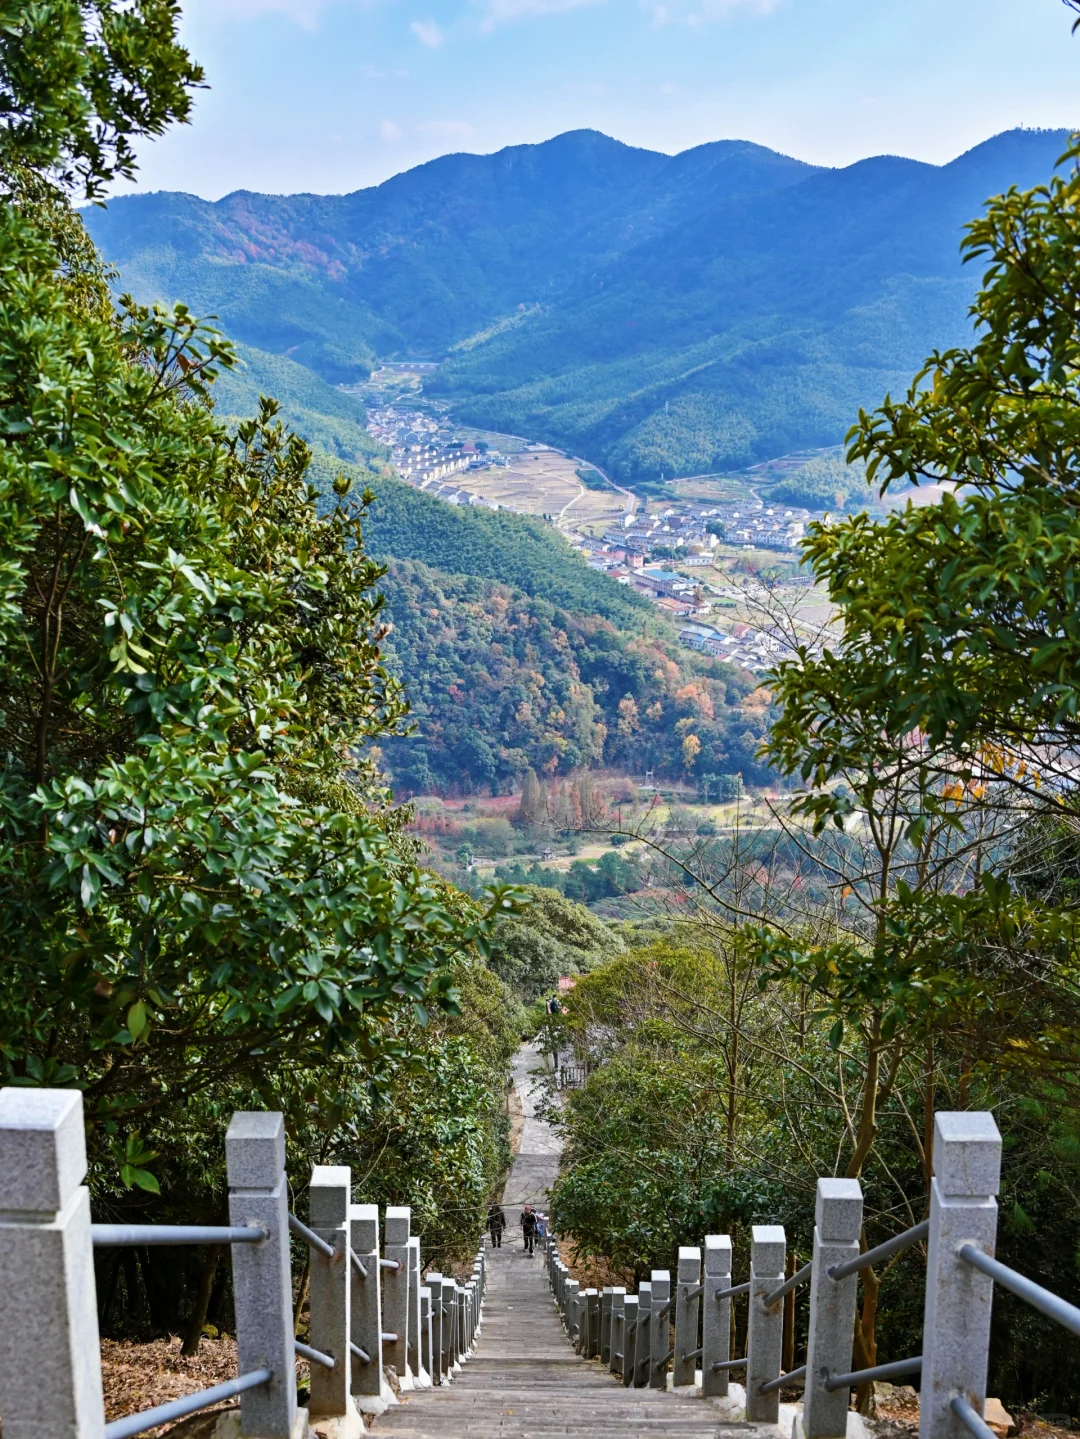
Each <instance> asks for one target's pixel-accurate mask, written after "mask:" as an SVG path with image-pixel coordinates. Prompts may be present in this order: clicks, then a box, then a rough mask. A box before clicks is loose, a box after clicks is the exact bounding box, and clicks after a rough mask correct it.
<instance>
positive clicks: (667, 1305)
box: [651, 1299, 671, 1319]
mask: <svg viewBox="0 0 1080 1439" xmlns="http://www.w3.org/2000/svg"><path fill="white" fill-rule="evenodd" d="M670 1308H671V1300H670V1299H665V1300H664V1302H663V1304H661V1305H660V1308H659V1309H654V1310H652V1311H651V1312H652V1313H653V1314H655V1315H656V1317H657V1319H663V1317H664V1315H665V1314H666V1313H667V1312H668V1310H669V1309H670Z"/></svg>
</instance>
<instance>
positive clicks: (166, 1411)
mask: <svg viewBox="0 0 1080 1439" xmlns="http://www.w3.org/2000/svg"><path fill="white" fill-rule="evenodd" d="M273 1377H274V1371H273V1370H272V1369H253V1370H252V1371H251V1373H250V1374H240V1375H238V1376H237V1378H235V1379H227V1380H226V1381H225V1383H224V1384H215V1385H214V1386H213V1387H212V1388H210V1389H200V1390H199V1391H198V1393H197V1394H185V1396H184V1397H183V1398H182V1399H170V1400H169V1402H168V1403H167V1404H158V1405H156V1406H155V1407H154V1408H153V1409H144V1410H142V1412H141V1413H139V1414H129V1415H128V1416H127V1418H125V1419H114V1420H113V1421H112V1423H111V1424H106V1425H105V1439H131V1436H132V1435H133V1434H144V1433H145V1432H146V1430H147V1429H156V1428H157V1426H158V1425H159V1424H168V1423H169V1422H170V1421H171V1420H173V1419H183V1418H184V1417H185V1415H187V1414H195V1413H196V1412H197V1411H198V1410H200V1409H207V1408H209V1406H210V1405H211V1404H219V1403H220V1402H221V1401H222V1400H223V1399H233V1398H235V1396H236V1395H237V1394H243V1393H245V1392H246V1391H247V1390H248V1389H257V1388H258V1387H259V1385H260V1384H269V1382H270V1380H271V1379H273Z"/></svg>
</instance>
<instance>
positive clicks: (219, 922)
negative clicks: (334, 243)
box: [0, 0, 494, 1183]
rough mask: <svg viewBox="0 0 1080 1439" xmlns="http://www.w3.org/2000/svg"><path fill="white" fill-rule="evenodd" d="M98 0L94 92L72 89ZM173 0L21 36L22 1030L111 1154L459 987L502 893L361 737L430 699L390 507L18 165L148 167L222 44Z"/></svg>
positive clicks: (10, 535)
mask: <svg viewBox="0 0 1080 1439" xmlns="http://www.w3.org/2000/svg"><path fill="white" fill-rule="evenodd" d="M78 17H82V19H83V20H85V22H86V25H87V27H89V28H88V30H87V34H86V36H84V37H83V38H84V39H85V48H86V50H87V55H86V57H84V62H80V63H84V64H85V67H88V68H84V70H81V71H79V74H80V75H81V76H82V79H80V80H79V82H78V83H79V84H83V83H84V82H85V85H86V87H87V95H88V96H89V97H90V99H91V100H92V101H93V105H92V106H90V108H87V107H86V106H84V107H83V108H82V109H80V108H79V105H78V104H76V103H75V101H74V100H72V99H71V98H70V95H69V97H68V100H64V101H63V105H61V108H60V109H59V110H57V109H56V108H55V105H54V104H53V101H54V100H55V101H56V104H57V105H59V104H60V100H57V99H56V96H58V95H59V96H60V99H61V100H62V99H63V95H64V94H65V93H67V92H65V91H63V83H66V82H63V83H61V82H62V79H63V75H64V74H65V73H66V72H65V71H64V68H63V66H64V64H65V63H67V61H66V60H65V56H68V59H70V55H69V54H68V52H69V50H70V47H71V45H73V44H75V42H76V40H77V39H78V38H79V37H78V35H77V34H76V30H75V29H73V28H72V26H74V25H75V23H76V19H77V18H78ZM47 21H48V22H49V23H46V22H47ZM175 21H176V10H175V7H174V6H172V5H171V4H167V3H151V0H146V3H144V4H137V5H135V6H128V5H125V6H123V7H121V6H113V5H110V4H106V3H98V4H94V5H84V6H82V7H78V6H74V5H63V4H58V5H56V6H46V7H37V8H35V7H30V8H29V9H27V10H26V11H25V13H23V14H22V19H21V21H20V22H19V24H17V25H14V26H13V27H9V28H8V29H7V30H5V32H4V38H3V40H2V42H0V66H2V65H6V66H7V72H8V77H9V86H11V87H13V88H12V89H11V94H12V95H14V96H15V98H16V100H17V101H18V104H19V106H21V107H22V108H21V110H20V111H19V114H20V115H21V119H19V120H18V123H15V122H14V121H13V122H12V125H11V127H10V128H9V129H8V131H6V132H5V134H6V140H5V141H4V143H5V144H6V145H7V146H8V149H7V150H6V151H3V150H2V147H0V162H2V163H3V164H4V165H5V166H6V167H7V178H8V182H9V191H10V198H9V199H8V200H7V201H6V202H5V203H2V204H0V415H2V425H3V436H4V443H3V447H2V449H0V712H2V719H0V726H2V734H3V751H4V763H3V770H2V775H0V936H2V942H3V945H4V951H5V965H4V967H3V971H2V974H0V1056H2V1060H3V1064H4V1068H5V1070H6V1073H7V1075H8V1077H9V1078H10V1079H11V1080H12V1081H13V1082H15V1083H51V1084H55V1083H60V1084H63V1083H78V1084H80V1085H81V1086H82V1087H83V1088H84V1089H85V1091H86V1094H87V1100H88V1112H89V1114H90V1115H91V1117H92V1120H93V1121H94V1122H95V1123H100V1125H101V1131H100V1133H101V1136H102V1139H101V1145H102V1153H104V1154H106V1155H107V1154H108V1153H110V1152H111V1151H112V1150H113V1148H114V1147H115V1145H114V1140H116V1134H115V1131H116V1127H117V1123H118V1122H119V1123H120V1124H121V1125H122V1126H126V1127H128V1128H134V1127H136V1126H137V1125H141V1124H142V1123H143V1122H144V1121H143V1116H145V1115H147V1114H148V1113H151V1112H157V1111H159V1110H160V1109H161V1108H162V1107H169V1108H171V1109H173V1110H175V1109H176V1108H178V1107H182V1106H183V1105H184V1104H186V1103H188V1102H189V1101H190V1100H191V1099H192V1097H193V1096H196V1095H199V1094H206V1093H210V1092H216V1091H219V1090H220V1089H221V1088H222V1086H224V1085H225V1084H226V1082H227V1081H228V1080H229V1079H231V1078H233V1077H235V1076H236V1075H237V1074H240V1073H248V1074H254V1073H255V1072H256V1071H259V1070H262V1069H265V1068H267V1067H272V1066H274V1065H275V1064H280V1063H282V1062H284V1061H286V1060H288V1061H290V1062H293V1063H296V1064H301V1065H303V1064H308V1065H313V1064H316V1063H317V1062H318V1056H319V1055H320V1054H324V1053H325V1052H326V1051H327V1050H331V1051H332V1050H334V1049H335V1048H349V1047H352V1048H353V1049H355V1050H356V1052H357V1053H358V1054H363V1053H365V1052H366V1053H369V1054H370V1053H372V1052H373V1051H374V1050H375V1049H376V1048H377V1047H378V1044H379V1043H380V1035H381V1033H382V1030H383V1028H384V1027H385V1024H386V1022H387V1020H388V1019H389V1017H390V1016H391V1015H392V1014H394V1013H396V1012H397V1010H398V1009H400V1008H401V1006H402V1005H403V1004H405V1005H409V1004H413V1005H415V1006H416V1011H417V1015H418V1016H419V1017H420V1018H423V1017H424V1015H425V1005H426V1004H429V1003H435V1004H436V1005H438V1004H449V1005H452V1004H453V999H452V993H451V991H452V984H451V979H450V967H451V965H452V963H453V962H454V961H455V960H456V959H457V958H458V957H459V956H460V954H461V953H462V951H463V950H464V949H466V948H468V947H469V946H470V945H471V944H472V943H473V941H474V940H479V941H480V943H481V944H483V943H484V937H485V935H486V933H487V932H488V929H489V927H490V920H491V918H493V916H494V911H493V910H485V909H484V907H483V906H476V905H473V904H471V903H470V902H469V901H468V900H467V899H466V898H465V897H463V896H461V895H458V894H456V893H455V892H453V891H451V890H450V889H449V888H448V887H445V886H442V885H439V884H436V883H434V882H433V881H432V879H431V878H430V876H427V875H424V874H421V873H420V872H419V871H418V870H417V868H416V867H415V863H414V852H413V850H412V848H411V845H410V844H409V842H407V841H406V840H404V839H403V838H402V834H401V830H402V820H401V817H400V816H395V815H394V814H393V813H392V812H391V811H390V810H389V808H388V796H387V795H386V794H385V793H383V792H381V791H380V790H379V789H378V786H377V781H376V778H375V773H374V769H373V767H372V765H371V764H370V762H369V761H368V760H367V759H366V758H365V751H366V749H367V747H368V746H369V744H370V741H371V740H373V739H374V738H375V737H377V736H379V735H381V734H383V733H385V732H388V731H392V730H393V729H395V728H396V727H397V725H398V724H399V722H400V720H401V719H402V717H403V715H404V705H403V702H402V698H401V694H400V689H399V687H398V686H397V684H396V683H395V682H394V681H393V680H391V679H390V678H389V676H388V675H387V674H386V672H385V670H384V669H383V667H382V664H381V656H380V642H381V639H382V635H383V622H382V619H381V606H382V601H381V599H380V598H379V596H378V595H377V594H376V593H375V591H374V585H375V583H376V582H377V580H378V578H379V576H380V574H381V570H380V568H379V566H377V565H376V564H375V563H374V562H373V561H372V560H371V559H370V558H369V557H368V556H367V555H366V554H365V552H364V549H363V545H362V542H361V541H362V534H361V517H362V513H363V503H361V504H359V505H358V504H357V503H355V502H354V501H353V500H351V499H350V498H349V496H348V489H349V486H348V484H347V482H344V481H342V482H341V483H340V484H339V485H338V486H337V496H336V503H335V504H334V505H333V506H332V507H331V508H330V510H329V512H327V513H321V512H320V510H319V508H318V506H317V503H316V501H317V498H318V497H317V495H316V493H315V492H314V490H313V489H312V488H311V487H310V486H309V485H308V484H307V482H306V470H307V466H308V461H309V458H310V456H309V452H308V450H307V447H306V446H305V445H304V444H303V443H302V442H301V441H299V440H298V439H296V438H295V437H293V436H289V435H288V434H287V433H286V432H285V431H284V430H283V429H282V427H281V426H280V425H279V424H278V423H277V421H276V418H275V406H274V404H273V402H271V401H265V402H264V403H263V405H262V407H261V410H260V413H259V415H258V417H257V418H256V419H253V420H251V421H248V422H245V423H243V424H241V425H240V426H239V427H238V428H237V429H236V430H235V432H230V431H228V430H226V429H225V427H224V426H222V425H221V424H219V423H218V422H217V421H216V419H215V417H214V414H213V410H212V405H211V402H210V398H209V396H210V386H211V385H212V382H213V379H214V377H215V375H216V373H217V372H218V370H219V369H220V367H221V366H223V365H228V364H229V363H230V361H231V354H230V351H229V348H228V346H227V345H225V344H224V342H223V341H222V340H221V339H220V337H219V336H217V335H216V334H215V333H214V332H213V331H211V330H208V329H206V328H205V327H203V326H200V325H199V324H198V323H197V322H196V321H195V320H194V319H193V318H192V317H191V316H190V315H189V313H188V312H187V311H186V309H184V308H183V307H182V306H178V307H177V308H176V309H175V310H173V311H171V312H168V313H166V312H164V311H161V310H158V309H153V310H147V309H144V308H140V307H137V306H135V305H133V304H131V303H130V302H125V303H124V304H123V305H122V307H121V311H120V313H119V314H117V313H115V312H114V309H113V306H112V304H111V301H110V297H109V292H108V288H107V284H106V276H105V274H104V273H103V270H102V267H101V265H100V262H99V261H98V259H97V257H96V255H95V254H94V252H93V249H92V247H91V246H90V245H89V244H88V242H87V240H86V237H85V234H84V232H83V229H82V225H81V222H80V220H79V218H78V216H76V215H75V214H74V213H73V212H72V211H71V210H70V208H69V207H68V205H67V203H66V201H65V200H64V198H63V196H62V194H61V193H60V191H59V190H57V189H55V188H54V187H52V186H50V185H49V184H48V183H47V182H46V180H45V179H44V178H43V177H42V176H41V175H40V174H36V175H35V174H34V173H32V172H28V171H26V170H25V169H17V168H12V167H14V166H16V165H17V164H19V165H21V164H24V163H25V162H33V163H34V164H36V165H39V166H42V167H51V168H54V169H57V170H58V171H59V172H62V173H63V175H64V177H65V178H70V175H69V172H72V171H73V172H77V173H78V174H80V175H82V176H83V178H84V179H85V181H86V187H87V188H88V189H89V188H92V186H93V185H94V184H95V183H99V182H100V183H103V182H104V181H105V180H107V179H108V178H110V177H111V176H112V175H113V174H114V173H125V170H124V167H125V166H130V153H129V151H128V150H127V149H126V148H125V144H126V142H125V138H124V137H125V136H128V135H133V134H136V133H155V131H156V127H159V126H160V124H163V123H164V121H165V119H166V118H168V116H169V115H175V116H179V115H182V113H183V99H182V95H181V94H180V93H179V92H178V91H177V89H176V87H177V85H180V87H181V90H182V89H183V85H184V84H187V83H188V82H189V81H190V80H191V77H193V76H194V75H195V74H196V73H197V72H196V71H195V70H194V68H193V67H191V66H190V64H189V63H188V62H187V60H186V57H185V56H184V53H183V52H182V51H181V50H179V49H178V48H177V47H176V46H175V44H174V41H173V39H172V38H171V37H172V36H173V32H174V29H175ZM49 24H52V25H53V29H51V30H50V28H49ZM20 27H21V28H20ZM76 28H77V27H76ZM91 32H92V33H91ZM81 33H82V32H79V34H81ZM50 36H51V37H52V38H51V39H50ZM94 37H97V38H96V39H95V38H94ZM155 37H156V38H155ZM20 41H21V42H22V43H23V49H20ZM50 45H53V46H54V47H55V48H54V50H50V49H49V46H50ZM35 46H36V47H37V48H36V49H35V48H34V47H35ZM100 46H104V47H105V51H107V56H106V58H105V59H102V55H101V54H99V53H98V49H96V48H95V47H100ZM65 47H66V48H65ZM29 53H33V55H34V56H35V57H36V60H35V63H38V64H40V65H42V66H44V67H45V68H48V66H47V64H46V62H47V61H48V60H49V57H50V56H53V57H54V58H55V59H56V64H57V66H58V69H57V77H58V78H57V85H58V86H59V88H58V89H57V90H56V92H55V93H54V92H53V91H52V90H50V91H49V95H51V96H52V97H53V98H52V99H49V97H48V96H45V95H44V94H43V93H39V92H37V91H34V90H33V88H32V86H31V87H30V88H29V89H28V88H26V85H29V80H26V77H25V76H23V77H22V78H20V75H21V74H22V72H20V71H19V70H18V65H19V63H22V61H25V60H26V56H27V54H29ZM102 53H104V52H102ZM108 56H111V57H112V59H111V60H108ZM5 57H6V58H5ZM107 60H108V63H106V61H107ZM121 72H122V73H121ZM12 76H14V77H15V78H14V79H12V78H11V77H12ZM178 77H179V78H178ZM185 77H187V78H186V79H185ZM24 80H26V85H24V84H23V82H24ZM73 83H74V82H73ZM19 86H23V88H22V89H20V88H19ZM110 87H112V88H113V90H115V92H116V93H115V94H114V95H113V97H112V99H110V98H109V93H108V92H109V88H110ZM140 96H141V97H142V98H141V99H140ZM12 103H15V102H14V101H13V102H12ZM87 103H88V105H89V101H88V102H87ZM65 105H66V107H67V108H66V109H64V108H63V106H65ZM50 106H52V107H53V108H50ZM110 127H111V128H110ZM88 137H89V138H88ZM65 167H66V168H65ZM136 1150H137V1152H138V1153H139V1154H141V1153H142V1150H141V1149H138V1147H137V1146H136ZM135 1152H136V1151H135V1150H133V1151H132V1153H135ZM119 1158H120V1161H121V1162H122V1163H123V1164H125V1165H126V1172H127V1174H128V1178H129V1179H130V1180H131V1181H132V1182H134V1183H150V1182H151V1181H150V1180H149V1179H147V1178H146V1176H145V1175H144V1173H143V1170H144V1168H145V1166H144V1165H143V1164H142V1163H141V1162H138V1161H136V1160H135V1159H133V1158H132V1157H131V1155H130V1154H128V1153H127V1151H126V1149H125V1147H124V1146H123V1145H122V1144H121V1154H120V1156H119Z"/></svg>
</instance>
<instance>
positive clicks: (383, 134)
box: [379, 120, 401, 145]
mask: <svg viewBox="0 0 1080 1439" xmlns="http://www.w3.org/2000/svg"><path fill="white" fill-rule="evenodd" d="M379 139H380V140H385V141H386V143H387V144H388V145H392V144H393V143H394V141H395V140H400V139H401V129H400V127H399V126H397V125H395V124H394V122H393V120H380V121H379Z"/></svg>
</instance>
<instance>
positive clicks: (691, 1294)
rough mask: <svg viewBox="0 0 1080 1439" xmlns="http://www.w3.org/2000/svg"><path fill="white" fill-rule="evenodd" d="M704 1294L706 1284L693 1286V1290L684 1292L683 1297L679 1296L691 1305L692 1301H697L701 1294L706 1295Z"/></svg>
mask: <svg viewBox="0 0 1080 1439" xmlns="http://www.w3.org/2000/svg"><path fill="white" fill-rule="evenodd" d="M704 1292H705V1286H704V1284H695V1285H694V1286H693V1288H691V1289H687V1290H684V1292H683V1293H682V1295H681V1296H679V1297H680V1298H682V1299H685V1300H686V1302H687V1303H688V1304H689V1302H690V1300H691V1299H697V1298H698V1296H699V1295H701V1294H704Z"/></svg>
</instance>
